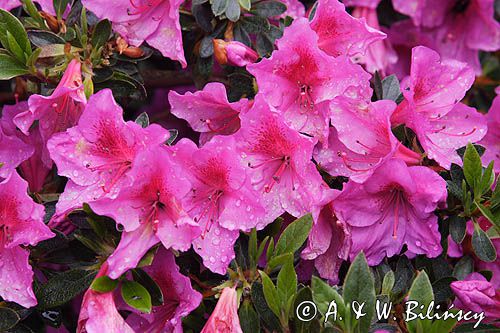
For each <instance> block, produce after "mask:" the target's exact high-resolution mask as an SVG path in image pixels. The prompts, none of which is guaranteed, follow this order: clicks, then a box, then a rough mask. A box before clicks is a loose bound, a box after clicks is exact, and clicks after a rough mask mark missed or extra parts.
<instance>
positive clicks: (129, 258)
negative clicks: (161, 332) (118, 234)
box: [90, 146, 200, 279]
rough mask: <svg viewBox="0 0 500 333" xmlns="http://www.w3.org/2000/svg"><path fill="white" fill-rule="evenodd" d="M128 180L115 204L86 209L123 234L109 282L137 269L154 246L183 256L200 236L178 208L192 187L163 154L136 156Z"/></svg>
mask: <svg viewBox="0 0 500 333" xmlns="http://www.w3.org/2000/svg"><path fill="white" fill-rule="evenodd" d="M128 176H129V177H130V178H131V179H133V180H134V182H133V184H132V185H131V186H130V187H128V188H126V189H125V190H123V191H120V193H119V194H118V196H116V198H113V199H110V198H103V199H101V200H98V201H96V202H92V203H91V204H90V207H91V208H92V210H93V211H95V212H96V213H97V214H100V215H106V216H109V217H111V218H113V219H114V220H115V221H116V222H117V223H119V224H121V225H122V226H123V227H124V230H125V232H124V233H123V234H122V239H121V241H120V244H119V245H118V247H117V248H116V250H115V252H114V253H113V254H112V255H111V256H110V257H109V258H108V264H109V269H108V275H109V276H110V277H111V278H112V279H116V278H118V277H119V276H120V275H121V274H123V273H124V272H125V271H126V270H127V269H129V268H133V267H135V266H136V265H137V263H138V262H139V261H140V260H141V258H142V257H143V256H144V254H145V253H146V252H147V251H148V250H149V249H150V248H151V247H152V246H153V245H155V244H157V243H158V242H161V243H162V244H163V246H165V247H166V248H167V249H168V248H173V249H175V250H179V251H186V250H188V249H189V248H190V247H191V243H192V241H193V239H195V238H196V237H198V236H199V235H200V228H199V227H198V225H197V224H196V223H195V222H194V221H193V220H192V219H191V218H190V217H189V216H188V215H187V213H186V212H185V210H184V209H183V207H182V204H181V200H182V199H183V198H184V197H185V196H186V195H187V194H188V193H189V191H190V189H191V184H190V182H189V181H188V180H187V179H186V178H185V176H184V175H183V174H182V169H181V168H180V166H179V165H178V164H176V163H175V162H174V159H173V158H172V157H171V156H170V154H169V153H168V152H167V150H166V149H165V148H162V147H159V146H158V147H154V146H153V147H151V148H150V149H147V150H145V151H144V152H142V153H139V154H138V155H137V157H136V159H135V161H134V164H133V166H132V169H131V170H130V172H129V173H128Z"/></svg>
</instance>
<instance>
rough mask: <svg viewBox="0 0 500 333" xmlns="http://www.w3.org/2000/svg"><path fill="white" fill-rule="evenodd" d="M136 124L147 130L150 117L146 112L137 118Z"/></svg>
mask: <svg viewBox="0 0 500 333" xmlns="http://www.w3.org/2000/svg"><path fill="white" fill-rule="evenodd" d="M135 122H136V123H137V124H139V125H141V127H142V128H146V127H148V126H149V116H148V114H147V113H146V112H143V113H141V114H140V115H139V116H138V117H137V118H135Z"/></svg>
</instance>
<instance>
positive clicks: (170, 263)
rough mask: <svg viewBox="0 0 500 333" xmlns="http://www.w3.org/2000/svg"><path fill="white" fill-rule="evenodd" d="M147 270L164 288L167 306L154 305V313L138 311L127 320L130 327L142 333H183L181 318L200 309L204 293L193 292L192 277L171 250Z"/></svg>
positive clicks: (157, 257)
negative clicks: (178, 263) (185, 274)
mask: <svg viewBox="0 0 500 333" xmlns="http://www.w3.org/2000/svg"><path fill="white" fill-rule="evenodd" d="M144 270H145V271H146V272H147V273H148V274H149V276H150V277H151V278H152V279H153V280H154V281H155V282H156V283H157V284H158V286H159V287H160V289H161V291H162V294H163V305H160V306H153V311H152V313H151V314H143V313H140V314H139V313H137V312H136V311H134V312H133V313H131V314H130V315H129V316H128V317H127V324H129V325H130V326H131V327H132V328H133V329H134V330H135V332H141V333H157V332H176V333H181V332H183V331H182V320H181V319H182V318H183V317H185V316H187V315H188V314H189V313H190V312H191V311H193V310H194V309H196V308H197V307H198V305H199V304H200V302H201V299H202V296H201V294H200V293H198V292H197V291H195V290H193V288H192V287H191V281H190V280H189V278H188V277H186V276H184V275H182V274H181V273H180V272H179V267H178V266H177V264H176V263H175V257H174V255H173V254H172V253H171V252H170V251H167V250H165V249H160V250H159V251H158V252H157V253H156V255H155V258H154V260H153V264H152V265H151V266H147V267H144Z"/></svg>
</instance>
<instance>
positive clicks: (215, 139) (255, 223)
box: [0, 0, 500, 332]
mask: <svg viewBox="0 0 500 333" xmlns="http://www.w3.org/2000/svg"><path fill="white" fill-rule="evenodd" d="M378 2H379V1H376V0H375V1H360V0H358V1H356V0H350V1H345V4H346V5H348V6H355V8H354V11H353V12H352V15H351V14H348V12H347V11H346V9H345V7H344V4H342V3H340V2H339V1H337V0H319V1H318V4H317V6H316V7H315V9H314V10H315V12H314V15H313V17H312V19H311V20H309V19H307V18H305V17H304V15H305V13H304V12H305V11H304V9H303V8H302V7H301V6H302V5H301V4H300V3H295V2H289V3H288V4H289V10H290V13H289V15H290V16H293V17H295V19H294V21H293V23H291V25H290V26H288V27H286V28H285V29H284V34H283V36H282V37H281V38H280V39H278V40H277V41H276V50H275V51H274V52H272V54H271V56H270V57H269V58H262V60H260V61H256V59H257V54H256V53H255V52H253V51H252V52H253V53H252V52H250V51H251V50H250V51H249V50H245V46H244V45H243V44H241V45H233V46H232V49H231V48H230V49H229V50H228V52H229V53H228V57H231V59H232V60H231V59H229V61H232V63H233V64H237V65H239V66H246V69H247V70H248V72H249V73H251V74H252V75H253V76H254V77H255V81H256V86H257V87H258V93H257V94H256V96H255V98H254V99H246V98H242V99H240V100H238V101H236V102H229V101H228V98H227V93H226V88H225V86H224V85H223V84H222V83H219V82H211V83H208V84H206V85H205V87H204V88H203V89H202V90H199V91H196V92H187V93H185V94H180V93H177V92H174V91H171V92H170V93H169V95H168V100H169V103H170V105H171V112H172V113H173V114H174V115H175V116H177V117H178V118H181V119H184V120H186V121H187V122H188V123H189V125H190V126H191V128H192V129H193V130H194V131H196V132H199V133H200V140H199V143H197V142H193V141H192V140H191V139H188V138H183V139H181V140H179V141H178V142H177V143H176V144H174V145H167V144H166V142H167V140H168V139H169V137H170V133H169V131H168V130H167V129H165V128H163V127H161V126H160V125H157V124H152V125H149V126H147V127H141V126H140V125H139V124H137V123H135V122H133V121H125V120H124V118H123V110H122V108H121V107H120V105H118V104H117V102H116V101H115V99H114V97H113V94H112V92H111V90H109V89H103V90H100V91H99V92H97V93H95V94H93V95H91V96H90V97H88V98H87V97H86V95H85V91H84V85H83V82H82V68H81V63H80V61H79V60H78V59H73V60H72V61H71V62H70V63H69V65H68V66H67V68H66V70H65V72H64V76H63V77H62V79H61V81H60V83H59V85H58V86H57V88H56V89H55V90H54V91H53V92H52V93H51V94H50V96H42V95H32V96H30V97H29V99H28V101H27V102H18V103H17V104H16V105H11V106H5V107H4V108H3V112H2V118H1V121H0V165H1V167H0V180H1V183H0V267H1V273H0V296H1V297H2V298H3V299H4V300H7V301H13V302H16V303H18V304H20V305H22V306H24V307H32V306H34V305H36V304H37V300H36V298H35V296H34V293H33V290H32V281H33V271H32V269H31V266H30V264H29V262H28V258H29V251H28V248H27V246H28V245H35V244H37V242H40V241H42V240H45V239H49V238H51V237H53V236H54V233H53V232H52V231H51V230H50V228H49V226H50V227H52V228H55V229H59V230H61V231H67V230H65V229H64V228H65V226H66V225H67V224H66V223H65V221H66V219H67V216H68V214H70V213H71V212H73V211H74V210H76V209H80V208H82V207H83V205H84V204H88V205H89V206H90V208H91V209H92V211H94V212H95V213H96V214H99V215H103V216H108V217H110V218H112V219H113V220H114V221H116V223H117V224H118V225H119V226H120V227H121V228H122V230H123V232H122V236H121V240H120V243H119V244H118V246H117V247H116V249H115V250H114V252H113V254H111V256H109V257H108V258H107V259H106V261H105V263H104V264H103V265H102V266H101V268H100V271H99V274H98V276H108V277H110V278H112V279H117V278H119V277H120V276H121V275H122V274H126V273H127V272H128V271H129V270H130V269H133V268H135V267H137V265H138V263H139V261H140V260H141V258H143V256H144V255H145V254H146V253H147V252H148V251H149V250H150V249H151V248H152V247H153V246H155V245H157V244H161V246H160V248H161V249H160V250H159V252H158V253H157V255H156V256H155V259H154V262H153V263H152V265H151V266H149V267H147V268H145V270H146V271H147V272H148V273H149V274H150V275H151V276H152V277H154V278H155V280H156V282H157V283H158V284H159V286H160V287H161V289H162V291H163V295H164V298H165V300H164V305H162V306H158V307H156V309H155V310H154V311H153V313H151V314H149V315H145V314H142V313H140V312H138V311H137V310H134V309H132V308H127V307H128V306H127V305H126V304H122V303H123V302H121V301H120V300H118V299H116V297H115V294H114V293H113V292H109V293H98V292H96V291H93V290H90V289H89V290H88V291H87V292H86V293H85V296H84V298H83V303H82V307H81V310H80V317H79V323H78V331H79V332H181V331H182V322H181V319H182V318H183V317H185V316H186V315H187V314H189V313H190V312H191V311H193V310H194V309H195V308H196V307H197V306H198V305H199V303H200V302H201V298H202V297H201V294H200V293H198V292H197V291H195V290H193V288H192V287H191V284H190V280H189V278H188V277H186V276H184V275H182V274H181V273H180V272H179V268H178V266H177V264H176V263H175V260H174V254H173V253H176V252H184V251H188V250H189V249H191V248H192V249H193V250H194V251H195V252H196V253H197V254H198V255H199V256H200V257H201V258H202V261H203V265H204V266H205V267H206V268H207V269H209V270H210V271H212V272H214V273H218V274H226V273H227V269H228V267H229V265H230V263H231V261H232V260H233V259H234V258H235V250H234V245H235V243H236V241H237V239H238V238H239V237H240V232H249V231H251V230H252V229H253V228H256V229H257V230H262V229H264V228H265V227H266V226H267V225H269V224H270V223H272V222H273V221H274V220H275V219H276V218H278V217H280V216H282V215H283V214H285V213H287V214H289V215H291V216H294V217H300V216H302V215H305V214H307V213H312V215H313V219H314V225H313V228H312V231H311V233H310V235H309V238H308V241H307V244H306V247H305V248H304V249H303V250H302V252H301V258H302V259H303V260H306V261H310V262H313V263H314V267H315V269H316V270H317V272H318V273H319V275H320V276H321V277H322V278H324V279H327V280H328V281H329V282H330V283H332V284H336V283H338V282H339V279H338V275H339V269H340V266H341V264H342V262H343V261H345V260H353V259H354V257H356V255H357V254H358V253H360V252H361V251H363V252H364V253H365V255H366V258H367V261H368V263H369V265H372V266H375V265H377V264H379V263H380V262H381V261H382V260H383V259H384V258H386V257H392V256H394V255H398V254H400V253H402V251H403V250H404V253H405V254H406V256H407V257H409V258H414V257H415V256H416V255H425V256H427V257H429V258H435V257H437V256H439V255H440V254H441V253H442V252H443V248H442V246H441V235H440V233H439V231H438V217H437V215H436V214H435V210H436V209H439V208H444V207H445V206H446V200H447V188H446V182H445V180H444V179H443V178H442V177H441V176H440V175H439V174H438V172H437V171H439V170H449V169H450V168H451V165H452V163H453V164H457V165H462V160H461V158H460V156H459V155H458V153H457V149H459V148H461V147H463V146H465V145H467V144H468V143H479V144H480V145H482V146H483V147H485V148H486V151H485V153H484V155H483V162H484V165H487V164H488V163H489V162H490V161H494V162H495V171H496V172H499V171H500V146H499V144H500V97H497V98H496V99H495V101H494V103H493V106H492V107H491V110H490V111H489V112H488V114H487V116H485V115H483V114H482V113H480V112H478V111H477V110H476V109H475V108H472V107H469V106H467V105H466V104H464V103H462V102H461V101H462V100H463V98H464V96H465V94H466V93H467V91H468V90H469V89H470V88H471V86H472V84H473V83H474V80H475V75H476V74H477V73H478V72H479V71H480V67H479V63H478V61H479V60H478V59H479V58H478V52H479V51H480V50H486V51H495V50H498V49H499V48H500V25H499V24H498V22H496V21H495V20H494V18H493V0H471V1H470V4H469V5H468V6H467V8H466V9H465V10H464V11H459V10H460V9H457V8H456V7H454V6H455V5H454V4H455V1H451V0H449V1H444V0H443V1H432V2H431V1H424V0H412V1H409V0H402V1H399V0H393V6H394V8H395V9H396V10H398V11H400V12H401V13H404V14H406V15H408V16H409V19H407V20H405V21H400V22H398V23H396V26H395V27H391V29H390V31H385V30H383V29H381V28H380V25H379V22H378V19H377V16H376V12H375V8H376V7H377V5H378ZM39 3H40V4H41V6H42V7H44V6H47V8H51V4H45V1H39ZM82 3H83V5H84V6H85V7H86V8H88V9H89V10H90V11H92V12H94V13H95V15H96V16H97V17H99V18H107V19H109V20H110V21H111V22H112V25H113V29H114V31H115V32H116V33H118V34H120V35H121V36H122V37H123V38H124V39H125V40H126V41H127V42H128V43H129V44H130V45H133V46H140V45H141V44H142V43H143V42H146V43H148V44H149V45H150V46H151V47H153V48H155V49H157V50H158V51H160V52H161V54H162V55H163V56H165V57H168V58H170V59H173V60H176V61H179V62H180V63H181V65H182V67H186V66H187V63H186V60H185V58H184V53H183V49H182V34H181V28H180V23H179V6H180V5H181V1H177V0H168V1H167V0H165V1H160V0H159V1H156V0H155V1H129V0H119V1H118V0H117V1H101V0H83V1H82ZM0 4H1V6H2V7H3V8H7V9H10V8H13V7H15V6H17V5H18V3H17V1H6V2H5V1H0ZM49 11H50V10H49ZM403 34H404V36H403ZM409 35H411V36H412V38H407V36H409ZM226 47H231V46H226ZM396 50H398V51H396ZM249 52H250V53H249ZM404 52H407V54H408V52H410V56H409V57H407V59H406V60H407V61H409V62H408V63H405V58H404V55H403V54H404ZM235 59H236V60H235ZM375 71H378V73H379V74H382V75H388V74H391V73H397V74H398V75H399V76H400V77H401V78H402V81H401V92H402V101H401V102H400V103H399V104H397V103H396V102H394V101H392V100H388V99H381V100H378V101H372V95H373V89H372V87H371V86H370V80H371V79H372V75H371V73H374V72H375ZM400 125H405V126H406V128H407V129H411V130H412V131H413V132H414V133H415V136H416V139H417V140H418V143H419V144H420V145H417V144H414V145H413V146H409V145H404V144H403V142H400V140H399V139H398V138H397V137H396V135H395V134H394V132H393V129H394V128H395V127H397V126H400ZM424 159H427V160H432V161H433V162H431V163H427V164H425V165H424V163H423V161H424ZM429 165H433V167H430V166H429ZM54 166H55V167H56V169H57V174H58V175H59V176H62V177H66V178H67V179H68V181H67V184H66V187H65V190H64V192H63V193H62V194H61V195H60V197H59V199H58V202H57V206H56V213H55V215H54V216H53V217H52V219H51V221H50V222H49V226H47V225H45V224H44V222H43V217H44V207H43V206H42V205H40V204H37V203H35V202H34V201H33V199H32V198H31V197H29V196H28V195H27V193H28V189H29V190H30V191H32V192H36V191H38V190H40V189H41V188H42V186H43V184H44V181H45V179H46V177H47V175H48V174H49V173H50V172H51V170H52V169H53V167H54ZM320 171H321V172H320ZM322 172H325V173H327V174H329V175H330V176H334V177H337V176H342V177H346V183H345V184H344V186H343V188H342V190H334V189H331V188H329V186H328V185H327V183H326V182H325V181H324V179H323V177H322V174H321V173H322ZM21 176H22V177H21ZM23 178H24V179H23ZM457 251H459V249H457ZM497 273H498V272H496V274H495V278H496V280H493V281H496V283H495V282H493V281H492V282H488V281H485V279H484V278H483V277H482V276H477V275H478V274H477V273H474V274H472V275H471V276H469V277H468V278H467V279H466V280H465V281H457V282H453V283H452V285H451V288H452V290H453V292H454V293H455V294H456V295H457V296H458V298H457V299H458V301H457V307H462V308H470V309H472V310H475V311H479V310H484V309H486V311H487V312H489V313H490V315H491V316H495V317H497V318H498V316H499V312H498V311H499V310H498V309H499V304H500V300H499V294H498V288H499V285H498V274H497ZM495 289H496V290H497V291H496V292H495ZM236 309H237V295H236V291H235V290H234V288H231V287H228V288H226V289H224V291H223V292H222V295H221V297H220V300H219V304H218V305H217V307H216V309H215V311H214V313H213V315H212V317H211V318H210V319H209V320H208V322H207V324H206V327H205V328H204V332H222V331H224V330H223V328H222V327H223V326H221V325H225V326H224V327H225V328H224V329H228V330H227V332H241V328H240V324H239V321H238V316H237V312H236V311H237V310H236ZM118 310H128V311H132V314H131V315H129V316H128V317H127V318H126V319H124V318H123V317H122V316H121V315H120V313H119V312H118ZM224 332H226V331H224Z"/></svg>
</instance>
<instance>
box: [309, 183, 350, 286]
mask: <svg viewBox="0 0 500 333" xmlns="http://www.w3.org/2000/svg"><path fill="white" fill-rule="evenodd" d="M338 194H339V192H338V191H328V192H325V195H324V197H323V198H322V199H321V201H320V202H319V204H318V205H317V206H315V207H313V210H312V212H313V217H314V226H313V228H312V230H311V233H310V234H309V238H308V242H307V246H306V248H305V249H304V250H303V251H302V253H301V257H302V258H304V259H308V260H314V266H315V267H316V269H317V270H318V273H319V275H320V276H321V277H322V278H325V279H328V281H329V282H330V283H331V284H336V283H338V281H339V279H338V274H339V270H340V265H341V264H342V262H343V261H344V260H347V259H348V256H349V249H350V247H351V234H350V231H349V227H348V226H347V224H346V223H345V222H343V221H340V220H338V219H337V218H336V217H335V212H334V210H333V202H334V201H335V198H336V197H337V196H338Z"/></svg>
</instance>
